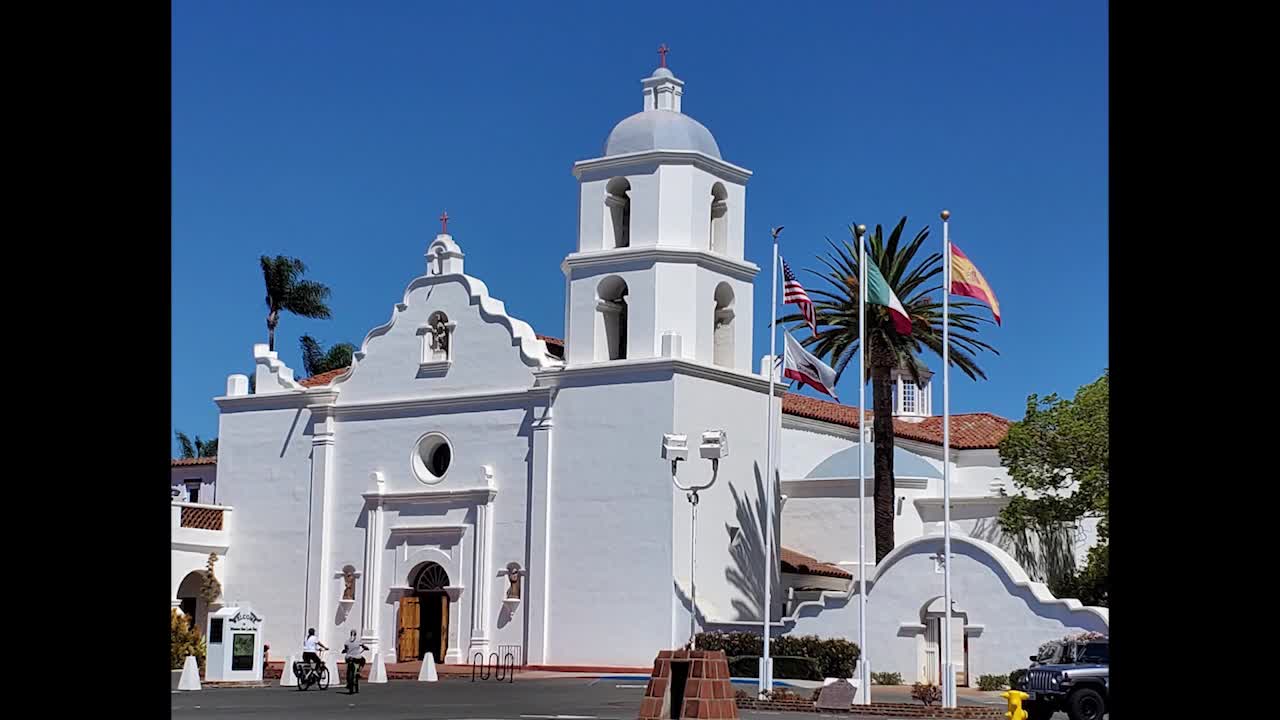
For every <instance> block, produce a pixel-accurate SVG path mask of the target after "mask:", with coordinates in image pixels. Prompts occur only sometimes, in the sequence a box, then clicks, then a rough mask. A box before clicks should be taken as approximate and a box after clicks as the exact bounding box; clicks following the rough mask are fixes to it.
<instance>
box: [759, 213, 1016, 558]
mask: <svg viewBox="0 0 1280 720" xmlns="http://www.w3.org/2000/svg"><path fill="white" fill-rule="evenodd" d="M906 224H907V218H906V217H905V216H904V217H903V218H902V220H900V221H899V222H898V224H897V226H896V227H894V228H893V230H892V231H891V232H890V233H889V237H888V240H887V242H886V240H885V238H884V234H883V231H882V229H881V227H880V226H879V225H877V226H876V228H875V232H874V233H873V234H872V235H870V236H869V237H868V238H867V239H868V241H869V242H868V247H867V259H868V260H869V261H870V262H874V263H875V264H876V267H878V268H879V269H880V272H881V274H882V275H884V278H885V282H887V283H888V284H889V287H891V288H892V289H893V293H894V294H895V295H897V296H898V300H899V301H901V302H902V305H903V307H904V308H905V309H906V311H907V315H908V316H909V317H910V318H911V334H910V335H899V334H898V332H897V331H896V330H894V328H893V322H892V320H891V319H890V317H889V311H888V309H887V308H884V307H881V306H879V305H870V304H868V305H867V306H866V312H867V337H868V338H869V340H868V342H869V343H870V352H868V353H867V369H868V374H869V375H870V379H871V397H872V410H873V413H874V418H873V420H872V435H873V440H872V442H873V443H874V445H875V451H874V452H875V466H874V467H875V502H874V507H875V539H876V562H880V561H881V560H883V559H884V557H885V556H886V555H888V554H889V553H890V552H891V551H892V550H893V546H894V538H893V502H894V493H895V489H894V478H893V440H894V437H893V385H892V383H891V381H890V374H891V373H892V371H893V370H894V369H895V368H898V369H901V370H902V371H903V372H906V373H907V374H908V375H909V376H910V377H911V378H913V379H914V380H915V381H916V382H919V378H920V370H921V369H922V367H923V365H922V364H921V362H920V360H919V355H920V354H921V353H922V352H923V350H924V349H926V348H927V349H928V350H930V351H932V352H933V353H935V354H937V355H938V356H941V355H942V298H941V297H939V296H938V294H937V293H938V291H939V290H941V289H942V278H941V277H938V276H939V275H941V273H942V253H932V254H930V255H929V256H928V257H926V258H925V259H924V260H923V261H922V262H919V263H917V264H916V265H915V266H914V267H912V262H913V261H914V260H915V257H916V252H917V251H919V249H920V246H921V245H922V244H923V243H924V241H925V239H926V238H928V237H929V228H928V226H925V228H924V229H923V230H921V231H920V232H919V233H917V234H916V236H915V238H914V239H913V240H912V241H911V242H910V243H908V244H907V245H906V246H905V247H900V244H901V240H902V229H903V227H905V226H906ZM849 230H850V234H851V235H853V236H854V238H855V242H856V238H857V232H856V230H855V229H854V227H853V226H850V228H849ZM827 242H828V243H829V244H830V245H831V248H832V252H831V253H830V254H829V255H828V257H819V258H818V259H819V260H820V261H821V262H822V263H823V264H824V265H826V266H827V272H824V273H817V272H815V273H814V274H815V275H818V277H820V278H822V279H823V280H824V281H826V282H827V283H828V284H829V285H830V286H831V288H830V289H823V288H815V289H811V290H809V293H810V294H811V295H812V296H814V309H815V311H816V315H817V322H818V325H819V326H825V327H822V329H821V331H820V332H819V333H818V334H817V335H813V336H811V337H809V338H806V339H805V340H803V341H801V344H803V345H808V346H812V348H813V352H814V354H816V355H818V356H826V357H829V358H830V359H831V360H832V367H833V368H834V369H835V371H836V379H837V380H839V378H840V375H842V374H843V373H844V371H845V369H846V368H847V367H848V366H849V362H850V360H852V359H853V357H854V355H855V353H856V352H857V350H858V346H859V344H860V341H861V338H860V336H859V335H860V333H859V330H858V277H859V274H858V247H857V245H856V244H854V242H848V241H846V242H844V243H841V244H840V245H837V244H836V243H833V242H831V241H830V240H827ZM810 272H814V271H812V270H810ZM931 280H932V283H931V282H930V281H931ZM975 306H982V307H985V305H982V304H981V303H978V302H971V301H967V300H952V301H951V312H950V315H951V328H950V340H951V352H950V361H951V364H952V365H953V366H954V367H957V368H959V369H960V371H961V372H963V373H964V374H965V375H968V376H969V377H970V378H971V379H973V380H977V379H978V378H982V379H984V380H985V379H986V377H987V376H986V374H985V373H983V372H982V369H981V368H979V367H978V363H977V361H976V360H975V358H974V356H975V355H976V354H977V353H978V352H980V351H983V350H988V351H990V352H993V353H996V354H997V355H998V354H999V352H997V351H996V349H995V348H993V347H991V346H990V345H988V344H987V343H985V342H982V341H981V340H979V339H978V338H977V332H978V324H979V323H982V322H988V323H989V322H992V321H991V320H989V319H987V318H986V317H981V316H979V315H977V314H975V313H973V312H971V311H970V308H973V307H975ZM781 320H782V321H783V322H790V323H794V322H803V318H802V317H801V316H800V315H799V314H792V315H788V316H786V317H783V318H781ZM864 382H865V380H864Z"/></svg>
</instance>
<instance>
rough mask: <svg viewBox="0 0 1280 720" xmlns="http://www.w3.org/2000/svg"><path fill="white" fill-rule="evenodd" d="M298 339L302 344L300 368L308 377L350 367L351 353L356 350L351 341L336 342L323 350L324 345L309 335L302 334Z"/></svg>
mask: <svg viewBox="0 0 1280 720" xmlns="http://www.w3.org/2000/svg"><path fill="white" fill-rule="evenodd" d="M298 340H299V341H300V342H301V344H302V368H303V370H305V371H306V373H307V376H308V377H313V376H316V375H319V374H320V373H324V372H329V371H330V370H337V369H339V368H344V367H350V365H351V354H352V353H354V352H355V351H356V346H355V345H352V344H351V343H338V344H337V345H334V346H333V347H331V348H329V351H328V352H325V349H324V347H323V346H322V345H321V344H320V343H319V342H317V341H316V339H315V338H313V337H311V336H310V335H303V336H302V337H301V338H298Z"/></svg>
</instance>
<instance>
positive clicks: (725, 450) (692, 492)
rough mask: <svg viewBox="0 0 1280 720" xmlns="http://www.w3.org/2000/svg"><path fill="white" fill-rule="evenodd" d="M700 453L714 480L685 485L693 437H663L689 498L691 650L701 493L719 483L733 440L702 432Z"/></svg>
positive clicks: (673, 479) (664, 449)
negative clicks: (682, 472) (682, 469)
mask: <svg viewBox="0 0 1280 720" xmlns="http://www.w3.org/2000/svg"><path fill="white" fill-rule="evenodd" d="M698 454H699V455H701V456H702V457H703V458H705V459H707V460H710V461H711V480H709V481H708V482H707V484H706V485H681V484H680V480H679V479H677V478H676V471H677V470H678V468H679V465H678V463H679V462H680V461H681V460H688V459H689V438H688V436H686V435H675V434H672V433H664V434H663V436H662V459H663V460H670V461H671V482H672V483H673V484H674V485H675V486H676V487H677V488H679V489H681V490H684V491H685V493H686V494H685V497H686V498H688V499H689V506H690V510H689V649H690V650H696V649H697V637H698V635H697V629H696V628H697V613H698V585H697V582H696V581H695V577H696V575H695V572H696V569H697V567H698V554H697V549H698V532H697V528H698V492H699V491H701V490H706V489H707V488H709V487H711V486H712V485H715V484H716V476H717V475H719V473H720V459H721V458H725V457H728V456H729V438H728V437H727V436H726V435H725V432H724V431H723V430H709V431H707V432H704V433H702V444H701V445H700V446H698Z"/></svg>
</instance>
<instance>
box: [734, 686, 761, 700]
mask: <svg viewBox="0 0 1280 720" xmlns="http://www.w3.org/2000/svg"><path fill="white" fill-rule="evenodd" d="M755 697H756V696H755V695H753V694H751V693H749V692H747V691H746V690H743V689H742V688H734V691H733V698H734V699H735V700H754V699H755Z"/></svg>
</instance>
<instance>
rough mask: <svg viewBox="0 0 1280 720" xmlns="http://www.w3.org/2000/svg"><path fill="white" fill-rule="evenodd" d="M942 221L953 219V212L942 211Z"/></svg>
mask: <svg viewBox="0 0 1280 720" xmlns="http://www.w3.org/2000/svg"><path fill="white" fill-rule="evenodd" d="M942 219H943V220H950V219H951V211H950V210H943V211H942Z"/></svg>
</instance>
